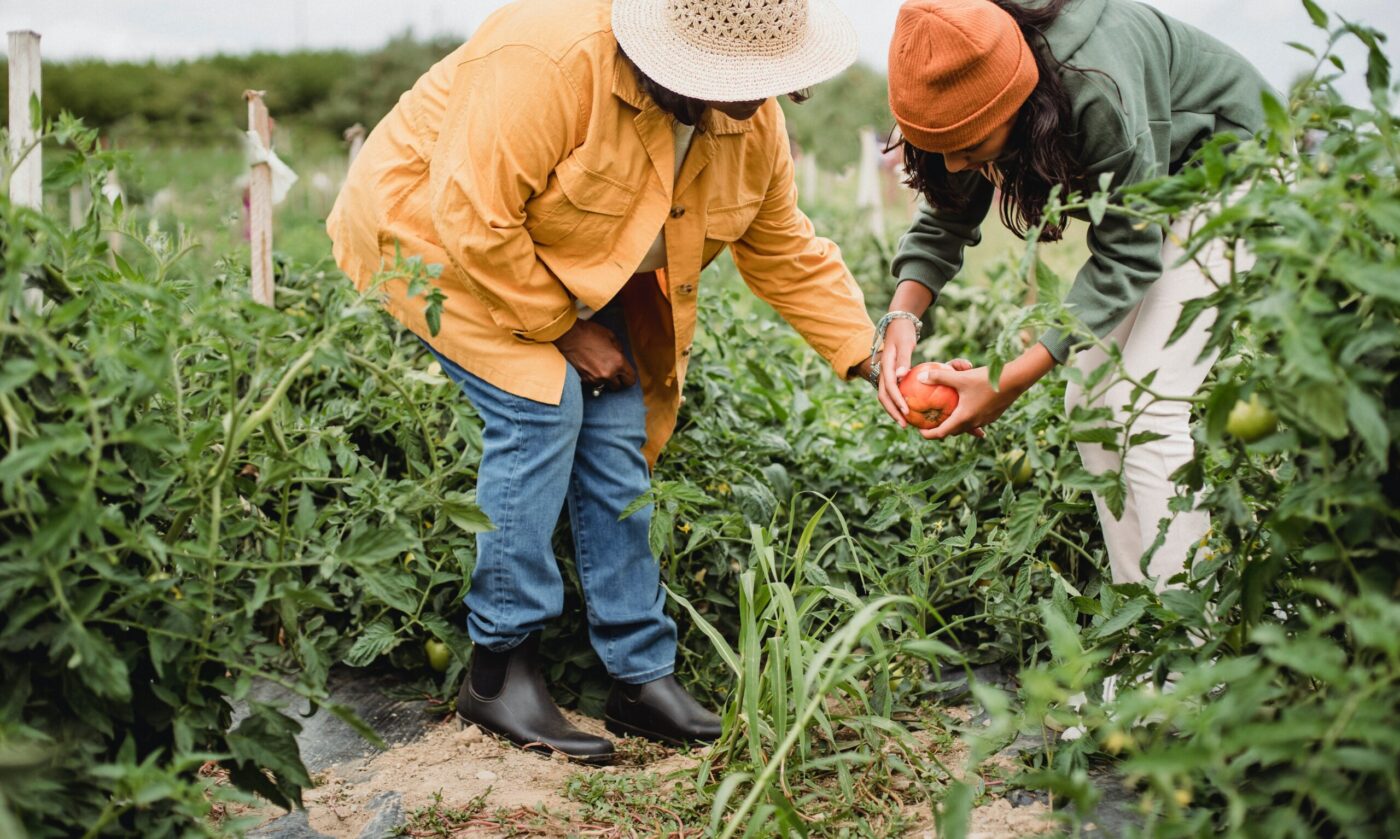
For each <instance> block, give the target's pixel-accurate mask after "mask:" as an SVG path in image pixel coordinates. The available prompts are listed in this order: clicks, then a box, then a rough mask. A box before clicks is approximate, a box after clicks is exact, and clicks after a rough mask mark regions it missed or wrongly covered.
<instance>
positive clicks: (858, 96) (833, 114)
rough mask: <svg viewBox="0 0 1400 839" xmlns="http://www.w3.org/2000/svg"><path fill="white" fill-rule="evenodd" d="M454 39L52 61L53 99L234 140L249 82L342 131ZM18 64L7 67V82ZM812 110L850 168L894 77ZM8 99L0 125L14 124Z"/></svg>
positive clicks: (47, 71) (105, 126) (397, 91)
mask: <svg viewBox="0 0 1400 839" xmlns="http://www.w3.org/2000/svg"><path fill="white" fill-rule="evenodd" d="M459 45H460V42H459V41H457V40H455V39H452V38H445V37H444V38H436V39H431V40H421V39H417V38H415V37H413V36H412V35H411V34H407V33H405V34H403V35H399V36H397V37H395V38H392V39H390V40H389V41H388V42H387V43H386V44H385V45H384V46H383V47H381V48H380V49H377V50H374V51H372V52H365V53H356V52H350V51H347V50H306V51H299V52H290V53H265V52H257V53H250V54H247V55H216V56H212V57H209V58H199V59H190V60H183V61H173V62H156V61H145V62H107V61H97V60H83V61H70V62H49V63H46V64H45V65H44V75H43V102H44V107H45V110H46V111H47V112H48V113H51V114H57V113H62V112H67V113H71V114H73V115H74V116H76V117H79V118H81V119H82V120H83V121H84V123H85V124H86V125H88V126H89V127H91V128H96V129H99V130H100V131H102V133H103V136H104V137H106V138H108V139H109V140H112V141H115V142H116V143H118V145H121V146H124V147H125V146H131V145H140V143H141V141H143V140H146V139H148V138H156V139H158V140H159V142H161V143H162V144H176V143H182V142H186V143H187V142H202V143H207V142H209V141H210V140H225V141H226V140H227V138H228V137H229V136H230V135H231V134H232V133H233V132H235V131H242V130H243V129H244V128H245V127H246V122H247V108H246V107H245V106H244V105H243V99H242V94H243V91H244V90H248V89H253V90H265V91H267V105H268V109H269V111H270V112H271V114H272V115H273V118H274V119H276V120H277V121H278V123H279V125H282V126H285V127H287V128H290V129H294V130H299V131H303V132H306V133H307V134H310V135H315V136H314V137H313V138H312V142H318V143H319V142H325V141H329V140H338V139H339V138H340V136H341V133H342V132H343V131H344V130H345V129H346V128H349V127H350V126H351V125H354V124H355V123H360V124H362V125H365V126H368V127H373V126H374V125H375V124H376V123H378V122H379V120H380V119H381V118H382V117H383V116H384V115H385V114H387V113H388V112H389V110H390V109H391V108H393V107H394V104H395V103H396V102H398V99H399V96H400V95H401V94H402V93H403V92H404V91H405V90H407V89H409V88H410V87H412V86H413V83H414V82H415V81H417V79H418V77H419V76H420V75H422V74H423V73H424V72H425V71H426V70H427V68H428V67H430V66H432V65H433V64H434V63H436V62H437V61H438V60H439V59H441V58H443V57H444V56H446V55H447V54H448V53H450V52H451V51H452V50H454V49H456V48H457V47H458V46H459ZM7 84H8V65H5V66H0V89H3V88H4V86H5V85H7ZM813 92H814V94H815V95H814V97H813V98H812V100H811V101H809V102H807V103H805V104H804V105H802V106H801V107H793V106H792V103H786V104H785V108H786V110H787V114H788V120H789V127H790V129H791V132H792V135H793V137H794V139H796V140H797V141H798V142H799V143H800V144H801V145H802V147H803V148H806V149H813V150H815V153H816V154H817V157H818V160H819V162H820V163H821V164H822V165H823V166H825V167H826V168H829V169H834V170H839V169H841V168H843V167H846V166H849V165H851V164H852V163H854V162H855V160H856V154H857V151H858V148H859V146H858V145H857V144H856V143H855V137H856V132H857V131H858V130H859V129H860V128H862V127H865V126H871V127H874V128H876V129H878V130H880V131H881V132H887V131H888V130H889V129H890V127H891V126H892V125H893V120H892V118H891V117H890V114H889V106H888V101H887V99H886V96H885V78H884V76H883V75H881V74H880V73H878V72H876V71H874V70H871V69H870V68H869V67H866V66H864V65H856V66H854V67H852V68H851V69H850V70H847V71H846V72H845V73H843V74H842V75H841V76H839V77H837V78H836V79H834V80H832V81H830V82H828V83H826V84H823V85H822V86H821V87H820V88H818V89H816V90H815V91H813ZM8 118H9V117H8V101H3V102H0V124H8Z"/></svg>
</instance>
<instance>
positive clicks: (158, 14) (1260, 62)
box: [0, 0, 1400, 93]
mask: <svg viewBox="0 0 1400 839" xmlns="http://www.w3.org/2000/svg"><path fill="white" fill-rule="evenodd" d="M1148 1H1149V2H1150V3H1151V4H1152V5H1154V6H1157V7H1159V8H1162V9H1164V10H1166V11H1167V12H1168V13H1169V14H1172V15H1175V16H1176V17H1179V18H1181V19H1182V20H1185V21H1187V22H1189V23H1193V24H1195V25H1197V26H1200V27H1201V28H1203V29H1206V30H1207V31H1209V32H1212V33H1214V34H1215V35H1217V36H1218V37H1220V38H1221V39H1223V40H1224V41H1225V42H1226V43H1229V44H1230V45H1231V46H1233V47H1235V48H1236V49H1238V50H1240V51H1241V52H1243V53H1244V54H1245V55H1246V56H1247V57H1249V59H1250V60H1252V61H1253V62H1254V63H1255V64H1256V65H1257V66H1258V67H1259V68H1260V69H1261V70H1263V71H1264V73H1265V75H1267V76H1268V77H1269V79H1270V80H1271V81H1273V82H1274V84H1275V85H1278V86H1280V87H1282V86H1285V85H1287V83H1288V82H1289V81H1290V80H1291V79H1292V78H1293V77H1294V75H1295V74H1296V73H1297V72H1298V71H1299V70H1301V69H1303V68H1304V67H1305V66H1306V61H1307V60H1306V58H1305V57H1304V56H1303V55H1302V54H1301V53H1298V52H1295V51H1294V50H1291V49H1288V48H1287V47H1285V46H1283V44H1284V42H1285V41H1293V40H1301V41H1304V42H1306V43H1309V44H1313V45H1316V44H1318V42H1319V41H1320V39H1319V37H1318V34H1317V31H1316V30H1314V29H1313V28H1312V27H1311V25H1310V23H1309V21H1308V18H1307V14H1306V13H1305V12H1304V10H1303V6H1302V3H1301V2H1300V0H1148ZM1318 2H1319V3H1320V4H1321V5H1322V6H1323V7H1324V8H1325V9H1327V10H1328V11H1330V12H1334V13H1336V14H1340V15H1342V16H1344V17H1346V18H1348V19H1350V20H1355V21H1361V22H1365V23H1369V24H1371V25H1373V26H1376V27H1378V28H1380V29H1381V30H1383V31H1385V32H1388V33H1390V34H1391V36H1392V38H1391V43H1390V45H1389V46H1388V47H1387V51H1388V53H1389V55H1390V57H1391V61H1392V62H1393V63H1395V64H1397V65H1400V0H1318ZM837 3H838V4H839V5H840V6H841V7H842V8H844V9H845V11H846V13H847V14H848V15H849V16H850V17H851V19H852V20H854V21H855V24H856V27H857V29H858V30H859V32H860V39H861V56H862V58H863V59H864V60H865V61H867V62H869V63H870V64H873V65H875V66H877V67H879V68H881V69H883V68H884V65H885V49H886V45H887V44H888V42H889V37H890V32H891V31H892V30H893V28H894V18H895V12H896V10H897V9H898V8H899V5H900V2H899V0H837ZM503 5H505V0H237V2H228V0H0V29H3V30H5V31H9V30H13V29H33V30H35V31H37V32H39V33H40V34H41V35H42V36H43V42H42V49H43V52H44V55H45V56H46V57H51V58H54V59H64V58H74V57H81V56H101V57H106V58H137V59H144V58H152V57H154V58H162V59H171V58H186V57H191V56H198V55H204V54H208V53H213V52H221V51H222V52H235V53H237V52H248V51H251V50H257V49H266V50H287V49H293V48H296V47H303V46H304V47H358V48H363V47H373V46H377V45H378V44H380V43H382V42H383V41H384V40H385V39H386V38H387V37H388V36H389V35H390V34H393V33H397V32H401V31H403V30H405V29H409V28H411V29H412V30H413V31H414V32H416V33H417V34H419V35H432V34H438V33H451V34H458V35H464V34H466V33H468V32H470V31H471V30H472V29H473V28H475V27H476V26H477V25H478V24H479V23H480V22H481V21H482V19H484V18H485V17H486V16H487V15H489V14H490V13H491V12H492V11H493V10H495V9H497V8H499V7H501V6H503ZM1343 56H1344V57H1345V58H1348V59H1351V60H1350V61H1348V67H1351V66H1352V65H1353V64H1354V65H1356V69H1357V70H1361V69H1362V68H1363V66H1364V65H1363V64H1362V61H1363V59H1362V58H1361V53H1359V52H1357V51H1356V50H1355V49H1350V50H1347V51H1344V52H1343ZM1358 76H1359V74H1358ZM1397 76H1400V71H1398V72H1397ZM1358 89H1364V88H1359V87H1352V88H1350V91H1351V92H1353V93H1354V92H1356V91H1357V90H1358Z"/></svg>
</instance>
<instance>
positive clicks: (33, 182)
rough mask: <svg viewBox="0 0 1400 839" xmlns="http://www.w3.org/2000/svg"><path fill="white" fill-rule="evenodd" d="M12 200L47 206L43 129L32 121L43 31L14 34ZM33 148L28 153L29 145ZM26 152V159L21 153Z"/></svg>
mask: <svg viewBox="0 0 1400 839" xmlns="http://www.w3.org/2000/svg"><path fill="white" fill-rule="evenodd" d="M9 46H10V159H11V160H13V161H15V171H14V174H13V175H11V176H10V200H11V201H12V202H14V203H15V204H18V205H20V206H22V207H31V208H33V209H36V210H41V209H43V207H44V192H43V184H44V166H43V162H42V161H41V159H40V149H39V146H38V144H37V143H36V141H37V140H38V138H39V132H38V130H37V128H36V126H35V125H34V123H33V122H32V121H31V120H30V117H31V116H32V112H31V103H32V102H33V101H35V100H37V99H38V98H39V91H40V90H41V85H40V73H41V67H42V65H41V63H40V59H39V33H37V32H28V31H22V32H11V33H10V44H9ZM31 145H32V146H33V148H30V149H29V151H28V153H27V154H26V153H25V149H26V147H29V146H31ZM21 154H23V155H24V158H23V160H21V159H20V155H21Z"/></svg>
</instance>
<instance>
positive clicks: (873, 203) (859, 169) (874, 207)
mask: <svg viewBox="0 0 1400 839" xmlns="http://www.w3.org/2000/svg"><path fill="white" fill-rule="evenodd" d="M880 159H881V155H880V140H879V138H878V137H877V136H876V134H875V129H873V128H862V129H861V130H860V161H859V162H858V163H857V164H856V173H857V180H856V184H857V186H856V206H857V207H859V208H861V209H862V210H865V211H866V213H867V214H868V218H869V221H870V232H871V233H873V234H874V235H875V237H876V238H877V239H883V238H884V236H885V196H884V189H883V188H882V187H881V184H880Z"/></svg>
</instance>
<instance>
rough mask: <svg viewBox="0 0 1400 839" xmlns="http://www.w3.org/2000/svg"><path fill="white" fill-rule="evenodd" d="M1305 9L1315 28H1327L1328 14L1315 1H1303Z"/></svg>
mask: <svg viewBox="0 0 1400 839" xmlns="http://www.w3.org/2000/svg"><path fill="white" fill-rule="evenodd" d="M1303 8H1305V9H1307V10H1308V17H1310V18H1312V22H1313V26H1316V27H1317V28H1318V29H1326V28H1327V24H1328V20H1327V13H1326V12H1324V11H1323V10H1322V8H1321V7H1319V6H1318V5H1317V3H1316V2H1314V0H1303Z"/></svg>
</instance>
